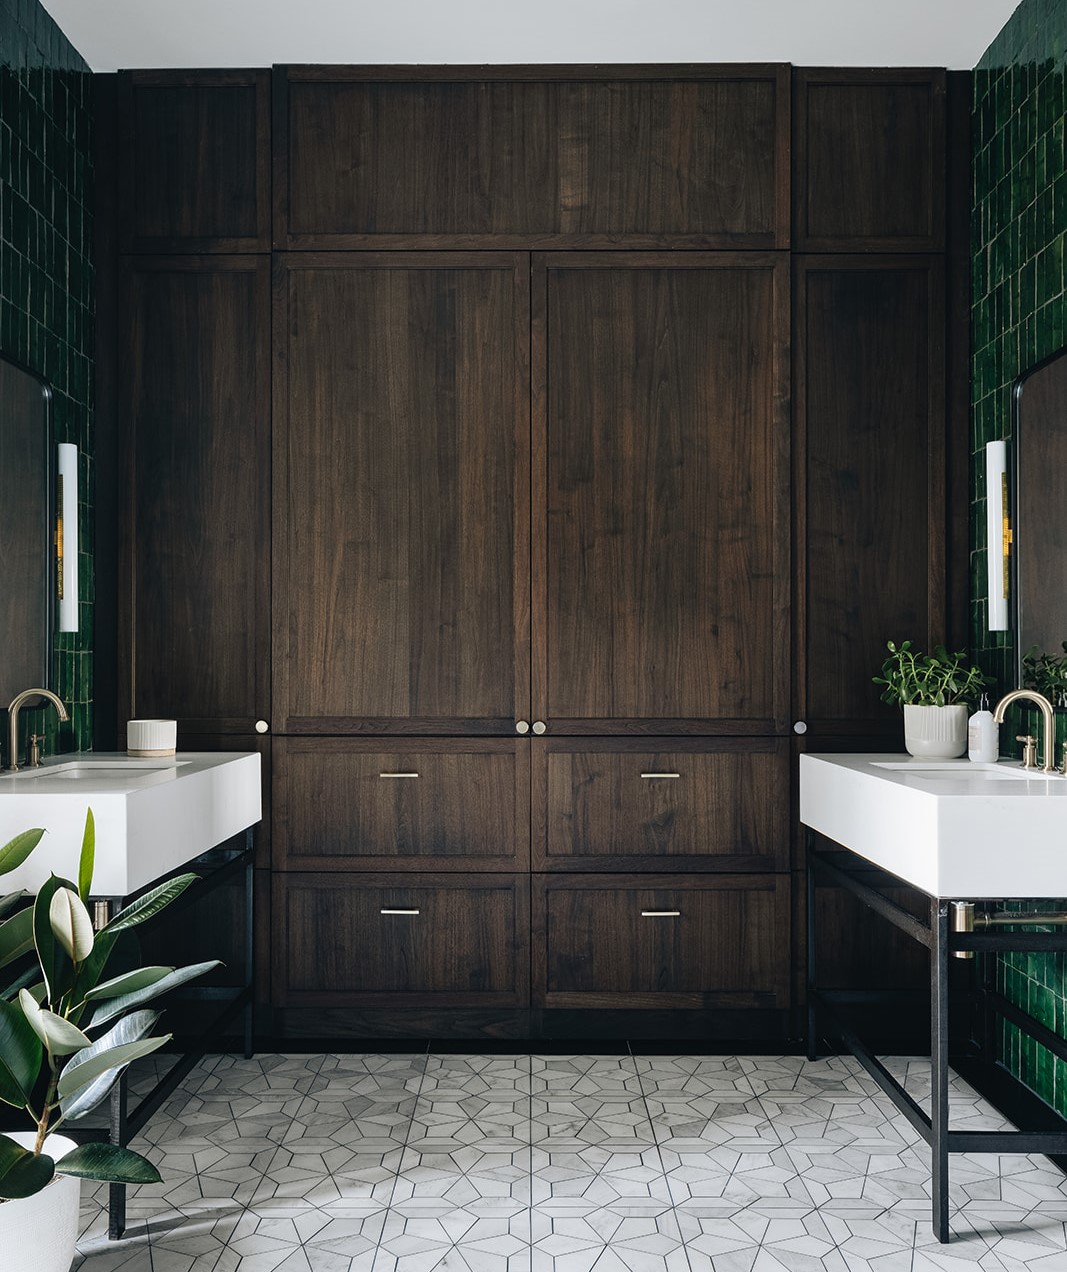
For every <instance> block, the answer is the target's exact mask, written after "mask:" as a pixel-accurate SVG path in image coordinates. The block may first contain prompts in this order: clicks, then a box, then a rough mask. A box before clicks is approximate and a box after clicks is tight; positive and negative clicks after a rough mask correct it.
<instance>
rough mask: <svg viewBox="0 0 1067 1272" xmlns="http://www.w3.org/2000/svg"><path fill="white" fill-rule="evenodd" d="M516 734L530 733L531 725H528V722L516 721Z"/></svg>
mask: <svg viewBox="0 0 1067 1272" xmlns="http://www.w3.org/2000/svg"><path fill="white" fill-rule="evenodd" d="M515 732H516V733H529V732H530V725H529V723H528V722H527V721H526V720H516V721H515Z"/></svg>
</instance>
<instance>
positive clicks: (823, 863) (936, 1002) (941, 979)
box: [807, 832, 1067, 1242]
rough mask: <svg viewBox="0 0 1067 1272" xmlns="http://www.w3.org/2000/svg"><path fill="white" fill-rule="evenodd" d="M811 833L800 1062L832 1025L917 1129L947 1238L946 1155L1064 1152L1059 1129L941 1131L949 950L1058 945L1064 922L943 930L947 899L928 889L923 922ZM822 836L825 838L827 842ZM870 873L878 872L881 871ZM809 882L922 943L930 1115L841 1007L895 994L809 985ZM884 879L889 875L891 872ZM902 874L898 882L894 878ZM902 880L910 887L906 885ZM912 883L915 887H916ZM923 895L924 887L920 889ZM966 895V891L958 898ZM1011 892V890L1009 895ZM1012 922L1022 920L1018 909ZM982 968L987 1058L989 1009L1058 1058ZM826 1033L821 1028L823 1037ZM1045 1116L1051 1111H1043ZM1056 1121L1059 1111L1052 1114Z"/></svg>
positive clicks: (1065, 1141)
mask: <svg viewBox="0 0 1067 1272" xmlns="http://www.w3.org/2000/svg"><path fill="white" fill-rule="evenodd" d="M818 838H819V837H818V836H817V835H816V834H815V833H814V832H809V834H808V856H807V861H808V867H807V901H808V931H807V955H808V971H807V989H808V1006H807V1011H808V1019H807V1054H808V1059H809V1060H814V1059H816V1058H817V1043H818V1039H819V1038H820V1036H823V1035H822V1034H820V1023H821V1022H826V1023H827V1024H830V1025H832V1027H833V1035H832V1036H835V1037H836V1038H837V1039H838V1040H840V1042H841V1043H842V1044H843V1045H844V1046H845V1047H846V1048H847V1049H848V1051H849V1052H851V1054H852V1055H853V1056H855V1058H856V1059H857V1060H858V1061H859V1062H860V1064H862V1065H863V1067H864V1068H865V1069H866V1070H867V1072H868V1073H869V1074H870V1075H871V1077H872V1078H873V1079H874V1080H875V1082H877V1083H878V1085H879V1086H880V1087H881V1089H882V1090H883V1091H884V1092H885V1093H886V1095H888V1096H889V1098H890V1099H891V1100H892V1101H893V1103H894V1105H895V1106H896V1107H897V1109H898V1110H899V1111H900V1112H901V1113H902V1114H903V1115H904V1117H906V1118H907V1119H908V1121H909V1122H910V1123H911V1125H912V1126H913V1127H914V1128H915V1129H916V1131H918V1133H919V1134H920V1135H921V1136H922V1137H923V1139H924V1140H925V1141H926V1143H927V1144H929V1145H930V1150H931V1157H932V1160H931V1183H932V1216H931V1220H932V1227H933V1232H934V1235H935V1236H936V1237H937V1239H938V1241H941V1242H947V1241H948V1240H949V1238H950V1233H949V1207H948V1159H949V1154H950V1153H1045V1154H1064V1153H1067V1130H1033V1131H1020V1130H1014V1131H952V1130H949V1095H948V1066H949V957H950V955H952V954H953V953H954V952H956V951H974V952H981V953H989V954H993V953H1004V952H1011V951H1017V952H1020V951H1042V952H1055V951H1063V950H1067V930H1062V929H1061V930H1060V931H1054V932H967V933H963V932H952V931H950V930H949V907H950V905H951V898H946V897H934V896H930V899H929V900H930V913H929V920H928V922H925V923H924V922H923V921H922V920H921V919H918V918H916V917H915V916H914V915H913V914H910V913H909V912H908V911H907V910H905V909H903V908H902V907H901V906H899V905H897V904H896V903H895V902H893V901H890V900H889V899H888V898H887V897H885V896H883V895H882V894H881V893H880V892H879V891H878V890H877V888H875V887H872V886H870V885H869V884H867V883H864V882H863V881H862V880H861V879H859V878H857V877H855V876H854V875H852V874H850V873H849V872H848V871H847V870H844V869H842V868H841V867H840V866H839V865H838V864H835V863H834V862H833V861H831V860H830V859H829V855H828V852H827V851H826V850H820V849H819V847H818V843H817V840H818ZM827 842H829V841H827ZM842 851H843V852H845V853H847V854H848V856H849V857H852V858H854V859H855V860H857V862H863V865H864V866H865V867H868V866H869V863H867V862H866V861H865V860H864V859H863V858H860V857H858V856H857V855H856V854H853V853H852V852H851V850H849V849H847V848H845V847H844V846H843V845H839V844H834V845H833V852H834V853H835V854H837V853H839V852H842ZM877 873H878V874H880V875H882V876H884V877H888V878H892V876H889V875H888V873H887V872H886V871H883V870H880V869H878V870H877ZM817 881H822V882H825V883H830V884H834V885H836V886H838V887H842V888H845V889H847V890H848V891H849V892H851V893H852V894H853V895H854V896H856V897H857V898H859V900H860V901H862V902H863V903H864V905H867V906H869V907H870V908H871V909H872V910H874V911H875V912H876V913H877V914H879V915H881V916H882V917H883V918H884V919H886V920H888V921H889V922H890V923H892V924H893V926H894V927H897V928H899V929H900V931H902V932H904V933H905V934H906V935H907V936H909V937H911V939H912V940H914V941H917V942H918V943H919V944H920V945H923V946H925V947H926V948H927V949H928V950H929V951H930V1003H929V1006H930V1078H931V1094H930V1114H929V1116H927V1114H926V1112H925V1111H924V1110H923V1109H922V1108H921V1107H920V1105H919V1104H917V1103H916V1101H915V1100H914V1099H913V1098H912V1097H911V1096H910V1095H908V1093H907V1092H906V1091H905V1090H904V1088H903V1087H902V1086H901V1085H900V1083H899V1082H898V1081H897V1080H896V1078H895V1077H893V1075H892V1074H891V1073H890V1072H889V1071H888V1069H886V1067H885V1066H884V1065H883V1064H882V1063H881V1061H880V1060H879V1059H878V1057H877V1056H875V1055H874V1053H873V1052H872V1051H871V1050H870V1048H869V1047H867V1046H866V1045H865V1044H864V1043H863V1042H862V1041H861V1039H860V1038H859V1036H858V1035H857V1034H856V1032H855V1030H854V1029H853V1028H852V1027H851V1026H850V1025H849V1023H848V1021H847V1019H846V1018H845V1015H844V1012H843V1009H844V1008H847V1007H848V1006H849V1005H855V1004H860V1003H862V1004H868V1005H870V1004H876V1003H879V1002H885V1001H891V1000H893V999H897V1000H899V997H900V995H899V994H894V993H892V992H887V991H886V992H883V991H853V990H819V989H818V988H817V981H818V976H817V964H816V944H817V932H816V923H815V913H816V910H815V885H816V882H817ZM893 882H894V883H896V882H898V881H897V880H895V879H893ZM901 882H902V881H901ZM903 886H908V887H914V885H913V884H906V885H903ZM919 891H921V889H919ZM927 895H929V894H927ZM967 899H968V900H969V899H970V898H967ZM1013 899H1014V898H1013ZM1019 923H1020V924H1025V923H1026V916H1025V914H1023V913H1021V914H1020V916H1019ZM983 963H984V964H985V968H984V971H983V974H982V983H981V985H980V986H979V987H978V991H977V1004H978V1007H979V1009H980V1011H981V1021H982V1023H981V1029H982V1034H983V1039H982V1041H983V1048H984V1049H986V1057H987V1059H988V1058H989V1057H990V1056H991V1046H992V1039H993V1026H994V1022H995V1019H996V1017H997V1016H1001V1017H1003V1018H1005V1019H1006V1020H1009V1021H1010V1022H1011V1023H1012V1024H1014V1025H1017V1026H1018V1027H1019V1028H1020V1029H1022V1030H1023V1031H1024V1032H1026V1033H1028V1034H1029V1035H1030V1036H1031V1037H1033V1038H1034V1039H1036V1041H1037V1042H1039V1043H1040V1044H1041V1045H1042V1046H1044V1047H1047V1048H1048V1050H1049V1051H1051V1052H1053V1054H1055V1055H1056V1056H1058V1057H1060V1058H1061V1059H1063V1060H1067V1042H1065V1041H1064V1040H1063V1039H1062V1038H1060V1037H1058V1036H1057V1035H1056V1034H1054V1033H1053V1032H1052V1031H1051V1030H1049V1029H1047V1028H1046V1027H1045V1026H1044V1025H1042V1024H1041V1023H1040V1022H1039V1021H1037V1020H1035V1019H1034V1018H1033V1017H1032V1016H1030V1015H1028V1014H1027V1013H1026V1012H1024V1011H1021V1010H1020V1009H1019V1008H1018V1007H1015V1006H1014V1005H1013V1004H1012V1003H1010V1002H1008V1001H1007V1000H1006V999H1005V998H1003V997H1002V996H1001V995H1000V994H998V993H996V991H995V988H994V985H993V979H992V972H991V968H990V966H989V964H991V963H992V960H991V959H986V960H983ZM827 1036H831V1035H827ZM1053 1116H1055V1115H1053ZM1058 1120H1059V1119H1058Z"/></svg>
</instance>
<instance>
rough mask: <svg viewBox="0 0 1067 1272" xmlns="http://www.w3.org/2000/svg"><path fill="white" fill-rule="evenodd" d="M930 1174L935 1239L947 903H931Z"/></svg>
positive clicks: (944, 1205) (938, 1230) (941, 1233)
mask: <svg viewBox="0 0 1067 1272" xmlns="http://www.w3.org/2000/svg"><path fill="white" fill-rule="evenodd" d="M930 933H931V936H932V938H933V941H932V944H931V947H930V1174H931V1186H932V1193H933V1215H932V1223H933V1230H934V1236H935V1237H937V1239H938V1241H941V1242H947V1241H948V1239H949V1227H948V902H947V901H941V900H938V899H937V898H934V899H933V900H931V902H930Z"/></svg>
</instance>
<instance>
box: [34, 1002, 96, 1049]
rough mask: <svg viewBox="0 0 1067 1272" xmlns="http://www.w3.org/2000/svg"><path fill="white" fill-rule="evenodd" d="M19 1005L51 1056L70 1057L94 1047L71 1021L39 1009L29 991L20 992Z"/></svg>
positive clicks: (45, 1009) (44, 1008) (43, 1008)
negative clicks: (76, 1052)
mask: <svg viewBox="0 0 1067 1272" xmlns="http://www.w3.org/2000/svg"><path fill="white" fill-rule="evenodd" d="M19 1004H20V1005H21V1007H22V1011H23V1014H24V1015H25V1017H26V1019H27V1020H28V1021H29V1023H30V1027H31V1028H32V1029H33V1032H34V1033H35V1034H36V1035H37V1037H38V1038H40V1040H41V1041H42V1042H43V1043H44V1045H45V1047H47V1049H48V1052H49V1054H50V1055H53V1056H69V1055H71V1054H73V1053H74V1052H75V1051H81V1049H82V1048H83V1047H89V1046H91V1045H92V1044H91V1042H90V1041H89V1039H88V1038H87V1037H86V1036H85V1034H83V1033H82V1031H81V1030H80V1029H78V1028H77V1027H76V1026H75V1025H72V1024H71V1023H70V1021H69V1020H64V1018H63V1017H62V1016H57V1015H56V1013H55V1012H54V1011H49V1010H48V1009H47V1008H46V1007H38V1006H37V1004H36V1003H35V1002H34V1000H33V995H32V994H30V992H29V991H28V990H25V989H20V990H19Z"/></svg>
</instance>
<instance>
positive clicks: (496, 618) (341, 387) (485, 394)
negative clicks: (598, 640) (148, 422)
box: [274, 253, 529, 733]
mask: <svg viewBox="0 0 1067 1272" xmlns="http://www.w3.org/2000/svg"><path fill="white" fill-rule="evenodd" d="M524 266H525V261H524V260H523V259H521V258H517V257H510V256H508V257H504V256H493V255H491V254H485V253H483V254H480V255H478V256H470V257H466V258H449V257H437V258H429V257H425V256H421V255H418V254H409V255H405V256H399V255H398V256H395V257H390V258H381V257H373V256H371V257H360V258H355V259H353V258H346V257H335V258H328V259H322V258H305V257H293V256H288V257H282V258H280V259H279V261H278V262H277V271H276V277H277V291H276V307H275V359H276V378H275V410H276V417H275V436H276V449H275V470H274V471H275V482H274V490H275V498H274V506H275V554H274V561H275V574H274V579H275V584H274V587H275V602H276V605H277V607H278V613H279V615H280V616H281V621H280V622H279V623H278V624H277V625H276V628H275V659H274V667H275V685H276V689H277V693H276V703H277V706H276V710H275V716H276V722H275V727H276V728H277V729H281V730H282V731H287V732H295V733H322V732H326V733H330V732H334V733H342V732H357V733H358V732H383V733H387V732H396V731H408V732H420V731H421V732H431V733H434V732H436V733H449V732H453V733H470V732H475V733H477V732H483V733H486V732H497V733H499V732H507V733H511V732H513V731H514V726H515V720H516V718H517V714H518V715H526V714H527V713H528V705H527V704H528V702H529V691H528V689H527V687H526V679H525V678H526V676H527V675H528V671H527V668H528V648H529V645H528V636H527V624H528V621H529V617H528V613H529V601H528V587H529V566H528V560H529V545H528V539H529V484H528V475H527V474H528V464H529V398H528V393H529V389H528V384H529V372H528V365H529V363H528V359H529V337H528V334H527V333H528V312H529V311H528V300H527V294H528V293H527V287H528V278H527V274H526V271H525V268H524Z"/></svg>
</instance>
